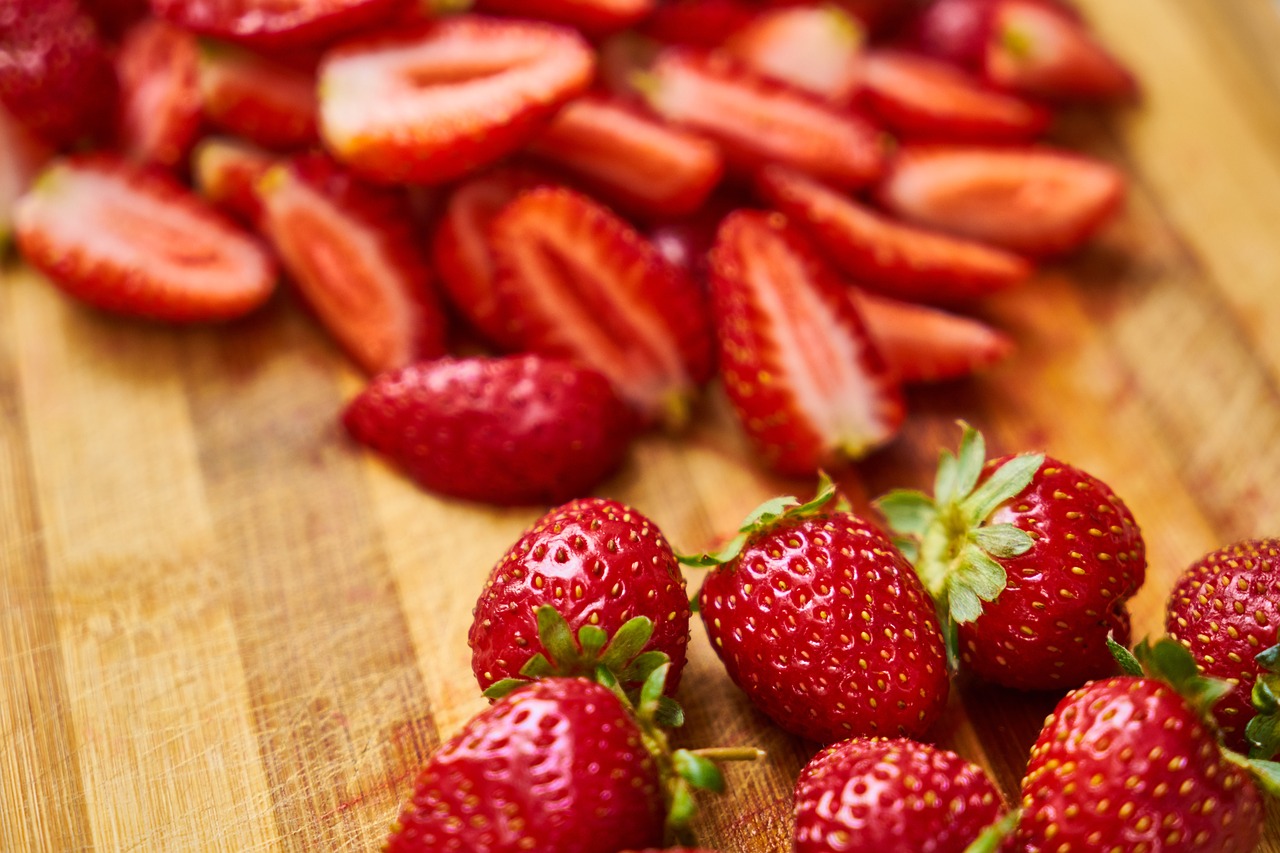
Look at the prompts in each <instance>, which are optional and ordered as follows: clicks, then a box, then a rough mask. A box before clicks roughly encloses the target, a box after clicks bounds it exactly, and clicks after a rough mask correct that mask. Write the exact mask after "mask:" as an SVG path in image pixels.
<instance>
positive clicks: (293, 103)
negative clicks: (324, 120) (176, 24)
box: [199, 41, 319, 150]
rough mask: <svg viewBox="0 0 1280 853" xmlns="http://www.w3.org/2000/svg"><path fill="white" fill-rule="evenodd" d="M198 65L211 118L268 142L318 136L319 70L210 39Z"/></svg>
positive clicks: (283, 143)
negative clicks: (317, 82)
mask: <svg viewBox="0 0 1280 853" xmlns="http://www.w3.org/2000/svg"><path fill="white" fill-rule="evenodd" d="M199 69H200V71H199V80H200V96H201V100H202V101H203V103H204V115H205V118H207V119H208V120H209V121H210V123H212V124H214V125H216V126H218V127H219V128H221V129H222V130H224V131H226V132H227V133H231V134H234V135H236V136H241V137H244V138H245V139H247V140H248V141H250V142H253V143H255V144H257V145H261V146H262V147H264V148H272V149H278V150H289V149H291V148H303V147H306V146H309V145H312V144H314V143H315V142H316V141H317V135H316V113H317V111H318V109H319V107H318V105H317V102H316V80H315V73H314V72H312V71H307V70H303V69H302V68H297V67H294V66H292V65H288V64H285V63H283V62H278V61H275V60H273V59H270V58H268V57H266V56H262V55H260V54H256V53H251V52H249V51H247V50H244V49H241V48H236V47H232V46H230V45H225V44H218V43H215V42H211V41H205V42H204V43H203V44H202V45H201V50H200V63H199Z"/></svg>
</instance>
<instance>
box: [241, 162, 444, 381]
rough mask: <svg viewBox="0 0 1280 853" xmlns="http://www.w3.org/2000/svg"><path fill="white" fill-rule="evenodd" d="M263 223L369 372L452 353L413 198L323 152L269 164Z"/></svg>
mask: <svg viewBox="0 0 1280 853" xmlns="http://www.w3.org/2000/svg"><path fill="white" fill-rule="evenodd" d="M258 191H259V196H260V197H261V199H262V209H263V228H264V230H265V232H266V234H267V235H268V237H270V239H271V242H272V244H273V245H274V246H275V249H276V252H277V254H279V256H280V259H281V261H282V263H283V264H284V267H285V269H286V270H288V272H289V274H290V275H291V276H292V277H293V279H294V281H295V282H296V284H297V286H298V289H299V291H301V293H302V295H303V297H304V298H305V299H306V300H307V302H308V303H309V304H310V305H311V307H312V309H313V310H314V311H315V313H316V315H317V316H318V317H319V319H320V322H321V323H323V324H324V326H325V328H326V329H328V331H329V333H330V334H331V335H332V336H333V337H334V339H335V340H337V342H338V343H339V344H340V345H341V346H342V347H343V349H345V350H346V351H347V353H348V354H350V356H351V357H352V358H353V359H354V360H355V361H356V363H357V364H359V365H360V366H361V367H363V368H364V369H365V370H366V371H368V372H369V373H381V372H383V371H386V370H391V369H394V368H397V367H404V366H405V365H407V364H409V363H411V362H414V361H417V360H419V359H424V358H433V357H436V356H439V355H442V354H443V353H444V334H445V329H444V319H443V315H442V313H441V311H440V307H439V305H438V303H437V300H436V297H435V294H434V292H433V290H432V284H431V273H430V267H429V265H428V260H427V258H426V256H425V254H424V253H423V252H422V250H421V249H420V248H419V242H420V241H419V238H418V235H417V233H416V231H415V229H414V228H413V227H412V224H411V223H412V213H411V211H410V210H409V206H408V201H407V200H406V198H405V196H404V194H403V193H402V192H401V191H399V190H392V189H383V188H378V187H373V186H369V185H367V184H365V183H363V182H361V181H360V180H359V179H357V178H355V177H353V176H352V175H351V174H349V173H348V172H346V171H345V170H343V169H342V168H341V167H339V166H338V165H337V164H335V163H334V162H333V161H332V160H330V159H329V158H328V157H326V156H324V155H322V154H308V155H301V156H298V157H295V158H293V159H292V160H289V161H288V162H287V163H285V164H282V165H280V166H276V167H275V168H273V169H272V170H271V171H269V172H268V173H267V175H266V177H265V178H263V180H262V181H261V183H260V184H259V186H258Z"/></svg>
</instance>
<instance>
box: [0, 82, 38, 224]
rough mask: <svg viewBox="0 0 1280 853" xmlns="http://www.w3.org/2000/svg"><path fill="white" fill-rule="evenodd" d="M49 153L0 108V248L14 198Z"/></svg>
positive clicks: (11, 214) (18, 195) (10, 222)
mask: <svg viewBox="0 0 1280 853" xmlns="http://www.w3.org/2000/svg"><path fill="white" fill-rule="evenodd" d="M49 156H50V153H49V149H48V147H47V146H45V144H44V143H42V142H40V141H39V140H38V139H36V138H35V137H34V136H32V135H31V134H30V133H28V132H27V129H26V128H24V127H23V126H22V125H20V124H18V122H17V121H16V120H15V119H14V118H13V117H12V116H11V115H9V113H8V112H6V111H5V109H4V108H3V107H0V250H2V249H3V248H4V246H5V244H6V243H7V242H8V240H9V234H10V230H11V229H12V226H13V215H14V211H15V209H16V207H17V205H18V199H20V198H21V197H22V194H23V193H25V192H26V191H27V189H28V188H29V187H30V186H31V182H32V181H34V180H35V177H36V175H37V174H38V173H39V172H40V169H41V168H42V167H43V166H44V164H45V163H46V162H47V161H48V160H49Z"/></svg>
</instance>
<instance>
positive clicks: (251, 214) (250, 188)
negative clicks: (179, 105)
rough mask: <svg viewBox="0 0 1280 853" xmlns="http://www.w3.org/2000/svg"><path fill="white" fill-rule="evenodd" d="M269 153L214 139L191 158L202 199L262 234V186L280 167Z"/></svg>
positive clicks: (233, 140)
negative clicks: (259, 196)
mask: <svg viewBox="0 0 1280 853" xmlns="http://www.w3.org/2000/svg"><path fill="white" fill-rule="evenodd" d="M276 162H277V159H276V157H275V156H274V155H272V154H268V153H267V152H266V151H262V150H261V149H258V148H255V147H253V146H252V145H249V144H247V143H244V142H241V141H239V140H237V139H227V138H225V137H219V136H211V137H208V138H206V139H203V140H201V141H200V144H199V145H197V146H196V150H195V151H194V152H192V155H191V172H192V177H193V178H194V179H195V184H196V187H197V188H198V189H199V191H200V195H202V196H204V198H205V199H206V200H208V201H209V202H211V203H212V204H213V206H214V207H216V208H218V209H219V210H221V211H222V212H223V213H226V214H227V215H229V216H232V217H235V218H236V219H238V220H239V221H240V222H243V223H244V224H245V225H248V226H250V227H251V228H253V229H255V230H258V229H259V228H260V226H261V224H262V202H261V201H259V199H258V189H257V187H258V182H259V181H261V180H262V178H263V177H264V176H265V175H266V174H267V172H269V171H270V170H271V167H272V166H274V165H276Z"/></svg>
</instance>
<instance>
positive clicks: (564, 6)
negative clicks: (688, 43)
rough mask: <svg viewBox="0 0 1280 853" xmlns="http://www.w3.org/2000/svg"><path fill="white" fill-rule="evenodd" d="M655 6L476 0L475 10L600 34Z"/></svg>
mask: <svg viewBox="0 0 1280 853" xmlns="http://www.w3.org/2000/svg"><path fill="white" fill-rule="evenodd" d="M656 5H657V3H656V2H655V0H477V2H476V10H477V11H480V12H497V13H499V14H504V15H516V16H519V17H521V18H537V19H539V20H543V21H552V22H553V23H557V24H567V25H569V26H571V27H577V28H578V29H580V30H582V31H583V32H587V33H590V34H592V35H603V34H605V33H611V32H614V31H616V30H622V29H626V28H627V27H629V26H631V25H632V24H636V23H639V22H640V21H642V20H644V19H645V18H646V17H648V15H649V13H650V12H652V11H653V7H654V6H656Z"/></svg>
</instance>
